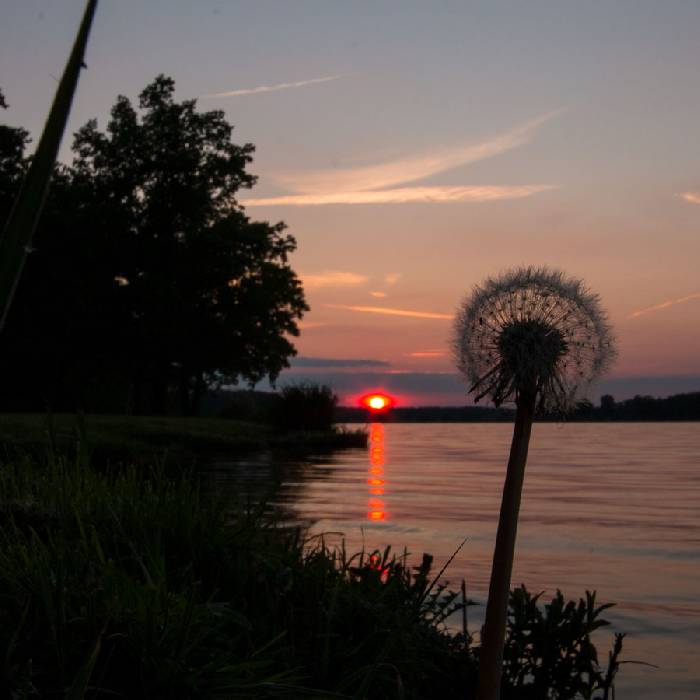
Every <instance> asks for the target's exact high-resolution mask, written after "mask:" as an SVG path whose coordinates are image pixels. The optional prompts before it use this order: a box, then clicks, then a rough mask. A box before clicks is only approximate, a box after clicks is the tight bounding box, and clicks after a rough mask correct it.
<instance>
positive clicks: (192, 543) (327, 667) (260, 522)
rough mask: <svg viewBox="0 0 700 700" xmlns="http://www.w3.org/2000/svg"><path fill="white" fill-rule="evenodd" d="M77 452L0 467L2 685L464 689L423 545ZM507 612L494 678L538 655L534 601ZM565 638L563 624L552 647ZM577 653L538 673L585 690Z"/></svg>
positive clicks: (461, 643) (469, 677) (282, 692)
mask: <svg viewBox="0 0 700 700" xmlns="http://www.w3.org/2000/svg"><path fill="white" fill-rule="evenodd" d="M76 455H77V456H76V457H75V459H71V460H70V461H67V460H65V459H62V458H59V457H54V456H52V455H51V454H49V455H48V456H47V459H46V460H45V463H42V462H39V461H38V460H37V459H36V458H27V459H24V460H16V461H14V462H12V463H8V464H4V465H2V466H0V504H1V505H0V650H2V655H1V656H0V696H3V697H4V696H8V697H32V696H42V697H53V696H56V697H70V698H81V697H86V698H107V697H109V698H113V697H115V694H116V695H117V696H122V697H129V698H231V697H233V698H252V697H294V698H306V697H324V698H332V697H345V698H358V699H359V698H406V699H418V698H432V697H440V698H448V699H449V698H463V697H464V696H465V689H466V692H471V690H472V689H473V688H474V684H475V678H476V666H477V660H478V649H475V648H474V647H473V646H472V644H471V641H472V640H471V639H470V638H469V637H468V636H465V635H464V634H462V633H454V632H450V631H448V629H447V628H446V627H445V622H446V620H447V619H448V618H449V617H450V615H452V614H453V613H454V612H456V611H458V610H459V608H460V606H461V604H462V603H461V599H460V598H458V597H457V595H456V594H455V593H452V592H450V591H448V590H447V589H446V588H445V587H444V586H443V585H433V583H434V582H433V580H432V574H431V571H430V564H431V560H430V558H429V557H427V556H426V557H424V559H423V561H422V563H421V564H420V565H418V566H416V567H411V566H410V565H409V561H408V557H407V556H406V554H405V553H404V555H402V556H394V555H393V554H392V553H391V551H390V550H388V549H387V550H385V551H384V552H372V553H369V552H360V553H357V554H354V555H350V554H348V553H347V552H346V551H345V550H344V549H343V548H338V549H330V548H328V547H327V546H326V545H325V543H324V542H323V538H316V539H311V540H309V539H307V538H305V536H304V534H303V532H302V531H300V530H297V529H290V528H286V527H282V526H281V525H279V524H277V523H275V522H273V521H270V519H269V517H268V516H263V510H262V508H260V509H248V510H235V511H234V510H230V509H229V508H228V507H226V505H225V504H223V503H221V502H216V501H213V500H210V499H209V498H205V497H204V496H203V495H202V494H200V492H199V489H198V487H197V486H196V484H195V481H194V478H193V476H192V475H182V476H179V477H177V478H171V477H168V476H167V475H166V472H165V470H164V469H163V468H160V467H158V466H155V467H153V468H152V469H151V470H150V471H148V472H146V471H144V469H143V467H139V468H138V469H132V468H125V469H122V470H120V471H118V472H105V471H104V470H103V471H96V470H94V469H92V468H91V467H90V466H89V463H88V461H87V458H86V456H85V455H83V456H82V457H81V452H80V451H79V450H78V451H77V453H76ZM523 595H524V596H525V598H521V599H520V600H521V603H522V602H523V601H525V603H526V602H527V601H528V600H532V597H531V596H529V594H527V593H526V592H525V593H524V594H523ZM525 603H523V604H525ZM521 608H522V605H521V607H520V608H515V609H514V611H515V612H516V613H517V616H516V617H514V618H513V620H514V624H515V628H514V630H513V634H512V635H511V639H512V640H513V644H515V645H517V646H514V647H512V649H513V650H514V651H513V654H512V655H511V657H509V660H510V662H511V664H512V666H511V667H512V670H513V674H509V675H508V678H511V676H512V677H513V678H515V677H516V676H517V675H518V674H517V671H518V669H527V671H526V675H532V673H531V670H532V667H533V665H534V666H538V665H542V659H541V658H539V657H538V656H537V653H538V652H537V651H536V650H535V649H534V648H533V647H532V642H533V641H536V640H537V638H538V637H537V634H539V633H538V631H537V630H538V628H537V625H536V624H535V625H533V624H532V622H533V619H534V618H533V614H534V613H533V614H528V615H525V614H522V613H521V612H518V610H521ZM525 608H526V609H527V610H529V609H530V608H527V605H525ZM584 608H585V610H586V611H587V613H588V612H592V617H591V620H592V621H593V623H595V624H598V622H597V617H596V615H597V613H596V612H595V610H592V611H590V610H589V609H588V607H587V604H586V603H584ZM541 614H542V615H544V620H545V623H546V620H547V619H549V613H541ZM518 616H519V617H518ZM564 617H566V615H564ZM560 618H562V614H560ZM552 619H554V618H552ZM584 621H585V620H584ZM560 622H561V619H560ZM545 623H542V624H545ZM560 627H561V625H560ZM564 628H565V626H564ZM584 628H585V625H584V626H583V628H582V627H581V626H580V625H579V626H578V627H577V628H576V630H577V634H579V635H581V634H583V637H584V638H585V639H586V640H587V636H586V635H587V632H586V630H585V629H584ZM592 629H593V628H592ZM592 629H591V630H590V631H592ZM533 635H534V636H533ZM528 639H529V640H530V641H529V642H528V641H527V640H528ZM523 640H525V641H523ZM568 643H569V638H568V637H567V634H566V633H565V632H564V633H562V634H561V635H560V638H558V641H557V644H558V645H560V646H561V647H562V648H564V647H565V646H566V645H567V644H568ZM528 644H530V647H528ZM567 648H568V647H567ZM574 655H575V654H574ZM577 662H578V665H577V666H576V667H575V668H574V667H573V666H571V665H570V666H569V667H568V668H567V669H565V670H562V668H563V667H561V666H557V664H554V665H552V663H551V659H550V660H549V661H548V663H549V664H550V666H549V667H548V668H550V670H551V671H552V672H551V673H550V672H549V671H548V672H547V674H548V675H547V678H550V677H551V678H552V679H554V680H553V681H552V682H554V681H556V682H559V680H557V678H558V676H557V673H559V675H560V676H561V675H562V674H567V678H566V680H567V682H568V683H569V685H568V686H566V687H577V688H579V687H580V688H585V687H586V686H585V684H584V685H582V684H581V683H579V680H581V679H582V678H583V675H585V674H582V671H587V670H588V669H594V670H595V669H597V664H594V663H593V661H592V659H591V654H590V648H589V647H586V649H585V654H584V653H582V654H580V655H579V656H578V657H577ZM527 664H530V665H529V666H528V665H527ZM557 669H559V670H558V671H557ZM598 670H599V671H600V673H599V675H600V678H603V673H604V672H603V670H602V669H598ZM613 670H614V669H613ZM596 672H597V671H596ZM588 677H590V678H591V679H592V680H591V683H590V684H589V686H588V687H589V688H593V689H596V688H598V689H600V688H602V685H601V683H600V680H596V679H594V678H593V677H592V676H591V675H590V673H588V676H587V678H588ZM518 682H519V683H520V684H521V686H527V680H526V679H524V677H522V678H520V679H519V681H518ZM547 682H549V681H547ZM577 683H578V685H577ZM560 686H561V687H562V688H565V684H563V683H560ZM513 687H514V688H515V687H516V684H515V683H514V685H513ZM540 687H541V685H540ZM553 687H554V686H553ZM567 692H568V691H567ZM519 697H520V696H519ZM522 697H525V695H523V696H522ZM529 697H534V696H532V695H530V696H529ZM549 697H552V698H555V697H556V698H565V697H576V696H575V695H566V694H562V693H558V691H557V689H556V687H554V690H553V691H552V692H551V693H550V695H549ZM578 697H601V696H600V695H598V696H596V695H594V694H589V695H579V696H578Z"/></svg>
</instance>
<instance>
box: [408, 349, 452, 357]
mask: <svg viewBox="0 0 700 700" xmlns="http://www.w3.org/2000/svg"><path fill="white" fill-rule="evenodd" d="M445 355H447V353H446V352H445V351H444V350H418V351H417V352H409V353H406V357H424V358H430V357H445Z"/></svg>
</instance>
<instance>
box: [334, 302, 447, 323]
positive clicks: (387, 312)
mask: <svg viewBox="0 0 700 700" xmlns="http://www.w3.org/2000/svg"><path fill="white" fill-rule="evenodd" d="M324 306H326V308H328V309H342V310H344V311H357V312H358V313H363V314H382V315H384V316H407V317H410V318H435V319H444V320H451V319H452V318H454V317H453V316H452V314H439V313H435V312H432V311H411V310H408V309H390V308H387V307H384V306H350V305H345V304H324Z"/></svg>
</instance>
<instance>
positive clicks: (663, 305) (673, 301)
mask: <svg viewBox="0 0 700 700" xmlns="http://www.w3.org/2000/svg"><path fill="white" fill-rule="evenodd" d="M698 203H699V204H700V202H698ZM694 299H700V292H696V293H695V294H688V296H687V297H680V298H679V299H669V300H668V301H662V302H661V303H660V304H654V306H648V307H647V308H646V309H639V310H638V311H633V312H632V313H631V314H630V315H629V318H638V317H639V316H643V315H644V314H648V313H650V312H652V311H661V309H668V308H669V307H670V306H675V305H676V304H685V303H686V302H688V301H693V300H694Z"/></svg>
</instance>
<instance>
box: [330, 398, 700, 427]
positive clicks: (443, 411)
mask: <svg viewBox="0 0 700 700" xmlns="http://www.w3.org/2000/svg"><path fill="white" fill-rule="evenodd" d="M514 415H515V411H514V410H513V409H510V408H488V407H485V406H420V407H407V408H394V409H392V410H391V411H389V412H387V413H380V414H376V415H373V416H371V420H373V421H382V422H392V421H393V422H398V423H481V422H499V421H500V422H509V421H512V420H513V416H514ZM368 418H369V417H368V412H367V410H366V409H363V408H353V407H349V406H339V407H338V408H337V409H336V421H338V422H340V423H363V422H366V421H367V420H368ZM563 418H564V417H562V416H561V415H550V416H543V417H541V418H540V420H562V419H563ZM565 420H567V421H664V420H679V421H683V420H700V392H697V391H696V392H692V393H688V394H675V395H673V396H669V397H668V398H665V399H657V398H654V397H653V396H635V397H634V398H632V399H627V400H625V401H616V400H615V398H614V397H613V396H611V395H610V394H606V395H605V396H602V397H601V400H600V405H599V406H595V405H594V404H592V403H591V402H590V401H581V402H580V403H579V404H578V405H577V408H576V410H575V411H574V412H573V413H572V414H571V415H567V416H566V417H565Z"/></svg>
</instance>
